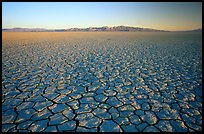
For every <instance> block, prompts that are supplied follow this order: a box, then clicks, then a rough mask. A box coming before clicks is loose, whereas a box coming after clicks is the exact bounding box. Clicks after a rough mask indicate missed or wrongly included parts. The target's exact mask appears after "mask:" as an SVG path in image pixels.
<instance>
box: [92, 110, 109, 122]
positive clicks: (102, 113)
mask: <svg viewBox="0 0 204 134" xmlns="http://www.w3.org/2000/svg"><path fill="white" fill-rule="evenodd" d="M92 113H93V114H94V115H95V116H97V117H99V118H102V119H111V115H110V114H109V113H108V112H107V110H106V109H103V108H96V109H94V110H93V112H92Z"/></svg>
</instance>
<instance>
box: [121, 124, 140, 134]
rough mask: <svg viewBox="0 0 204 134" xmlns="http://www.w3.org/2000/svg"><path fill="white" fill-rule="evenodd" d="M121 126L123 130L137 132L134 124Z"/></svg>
mask: <svg viewBox="0 0 204 134" xmlns="http://www.w3.org/2000/svg"><path fill="white" fill-rule="evenodd" d="M121 127H122V128H123V130H124V132H138V130H137V128H136V127H135V125H132V124H128V125H122V126H121Z"/></svg>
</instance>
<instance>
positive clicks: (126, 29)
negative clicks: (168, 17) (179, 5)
mask: <svg viewBox="0 0 204 134" xmlns="http://www.w3.org/2000/svg"><path fill="white" fill-rule="evenodd" d="M2 31H3V32H76V31H81V32H83V31H84V32H88V31H92V32H94V31H104V32H106V31H107V32H171V31H166V30H158V29H151V28H141V27H129V26H114V27H108V26H104V27H89V28H68V29H45V28H11V29H2ZM179 32H184V31H179ZM185 32H202V29H195V30H189V31H185Z"/></svg>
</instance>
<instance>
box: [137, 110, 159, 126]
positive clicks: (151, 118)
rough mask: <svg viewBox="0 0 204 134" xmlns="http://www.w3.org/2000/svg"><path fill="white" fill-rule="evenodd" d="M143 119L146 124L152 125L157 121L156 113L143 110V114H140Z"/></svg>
mask: <svg viewBox="0 0 204 134" xmlns="http://www.w3.org/2000/svg"><path fill="white" fill-rule="evenodd" d="M141 118H142V120H143V121H146V122H147V123H148V124H150V125H153V124H155V123H156V122H157V120H158V119H157V117H156V115H155V114H154V113H153V112H151V111H145V114H144V115H142V116H141Z"/></svg>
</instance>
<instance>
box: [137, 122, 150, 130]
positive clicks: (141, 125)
mask: <svg viewBox="0 0 204 134" xmlns="http://www.w3.org/2000/svg"><path fill="white" fill-rule="evenodd" d="M147 126H148V124H147V123H145V122H144V123H141V124H139V125H137V126H136V128H137V129H138V130H139V132H142V131H143V130H144V129H145V128H146V127H147Z"/></svg>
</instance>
